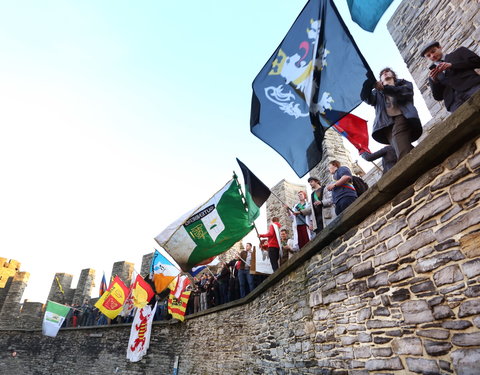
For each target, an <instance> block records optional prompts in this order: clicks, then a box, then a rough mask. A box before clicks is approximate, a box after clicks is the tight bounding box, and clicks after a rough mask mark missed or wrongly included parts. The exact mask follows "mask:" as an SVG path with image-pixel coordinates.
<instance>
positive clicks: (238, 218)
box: [155, 179, 253, 271]
mask: <svg viewBox="0 0 480 375" xmlns="http://www.w3.org/2000/svg"><path fill="white" fill-rule="evenodd" d="M239 189H240V185H239V184H238V182H237V180H236V179H232V180H230V181H229V182H228V183H227V184H226V185H225V186H224V187H223V188H222V189H221V190H220V191H219V192H218V193H216V194H215V195H214V196H213V197H212V198H210V199H209V200H208V202H206V203H204V204H202V205H201V206H200V207H197V208H196V209H194V210H192V211H190V212H188V213H187V214H185V215H183V216H182V217H181V218H179V219H178V220H176V221H174V222H173V223H172V224H170V225H169V226H168V227H167V228H166V229H165V230H164V231H163V232H162V233H160V234H159V235H158V236H157V237H155V241H157V242H158V244H159V245H160V246H162V247H163V248H164V249H165V250H166V251H167V252H168V253H169V254H170V255H171V256H172V258H173V259H175V261H176V262H177V263H178V265H179V266H180V267H181V268H182V269H183V270H184V271H188V270H190V269H191V268H192V267H194V266H196V265H197V264H199V263H201V262H202V261H204V260H206V259H209V258H211V257H214V256H215V255H218V254H221V253H223V252H225V251H227V250H228V249H230V248H231V247H232V246H233V245H234V244H235V243H236V242H238V241H240V240H241V239H242V238H243V237H245V236H246V235H247V234H248V233H249V232H250V231H251V230H252V229H253V224H251V223H250V220H249V219H248V213H247V211H246V209H245V204H244V202H243V200H242V196H241V194H240V191H239Z"/></svg>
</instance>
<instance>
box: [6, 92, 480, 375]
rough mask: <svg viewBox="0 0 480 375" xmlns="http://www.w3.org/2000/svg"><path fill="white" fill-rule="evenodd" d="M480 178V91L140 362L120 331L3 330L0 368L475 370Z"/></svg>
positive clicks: (159, 340) (478, 362)
mask: <svg viewBox="0 0 480 375" xmlns="http://www.w3.org/2000/svg"><path fill="white" fill-rule="evenodd" d="M479 172H480V93H479V94H477V95H476V96H475V97H474V98H472V99H470V100H469V101H468V102H467V103H466V104H465V105H464V106H463V107H462V108H460V109H459V110H458V111H457V112H456V113H455V114H453V115H451V116H450V117H449V118H448V119H446V120H445V121H443V122H442V123H440V124H438V126H435V127H434V128H433V131H432V133H431V134H430V136H429V137H427V138H426V139H425V140H424V141H423V142H422V143H421V144H420V145H419V146H418V147H416V148H415V149H414V150H413V151H412V152H411V153H410V154H409V155H407V156H406V157H405V158H403V159H402V160H401V161H400V162H399V163H398V164H397V165H396V166H395V167H394V168H392V169H391V170H390V171H389V172H388V173H387V174H386V175H385V176H384V177H383V178H382V179H381V180H379V181H378V183H377V184H375V185H374V186H372V187H371V188H370V189H369V191H368V192H367V193H366V194H364V195H362V197H361V198H360V199H359V200H357V201H356V202H355V203H354V204H353V205H352V206H351V207H349V208H348V209H347V210H346V211H345V212H344V213H343V214H342V215H341V216H340V217H338V218H337V219H335V220H334V221H333V222H332V223H331V224H330V225H329V226H328V227H327V228H326V229H325V230H324V231H323V232H322V233H321V234H320V235H319V236H318V237H317V238H315V239H314V240H313V241H311V242H310V243H309V244H307V246H306V247H305V248H304V249H303V250H302V251H301V252H300V253H299V254H298V255H296V256H295V257H293V258H292V259H290V260H289V261H288V262H287V263H286V264H284V265H283V266H282V267H281V268H280V269H279V271H278V272H276V273H275V274H273V275H272V276H270V277H269V278H268V279H267V280H266V281H265V282H264V283H262V284H261V285H260V286H259V287H258V288H257V289H256V290H255V291H254V292H253V293H251V294H249V295H247V297H245V298H244V299H241V300H238V301H235V302H232V303H230V304H226V305H221V306H219V307H216V308H213V309H210V310H206V311H204V312H200V313H197V314H195V315H191V316H188V317H187V320H186V322H185V323H183V324H180V323H177V324H175V323H170V324H168V323H167V324H166V323H154V329H153V333H152V342H151V343H150V349H149V352H148V355H147V356H146V357H145V358H144V359H143V360H142V361H141V362H139V363H130V362H127V360H126V359H125V351H126V345H127V342H128V335H129V332H130V326H129V325H119V326H114V327H105V328H97V327H92V328H80V329H64V330H61V331H60V332H59V335H58V336H57V338H56V339H51V338H47V337H43V336H41V333H40V332H39V330H3V331H2V332H1V334H2V337H4V338H5V339H4V340H1V341H0V366H4V367H5V369H7V368H8V370H9V371H10V372H12V373H22V374H34V373H35V374H50V373H62V374H77V373H83V374H105V373H128V374H156V373H165V374H166V373H171V372H172V368H173V362H174V358H175V356H179V357H180V365H179V374H189V375H194V374H279V373H280V374H286V373H289V374H336V375H339V374H348V375H364V374H365V375H367V374H380V373H389V374H405V373H423V374H450V373H456V374H477V373H479V370H480V349H479V347H480V333H479V327H480V302H479V298H478V296H480V284H479V281H480V279H479V277H480V248H479V246H478V244H479V243H480V203H479V202H480V180H479ZM12 350H15V351H16V352H17V356H16V357H15V358H13V357H12V356H11V355H10V353H11V351H12ZM52 358H53V359H54V361H53V362H52ZM47 359H48V360H47ZM2 370H3V369H2V368H1V367H0V371H2Z"/></svg>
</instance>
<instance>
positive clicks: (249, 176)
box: [237, 158, 271, 223]
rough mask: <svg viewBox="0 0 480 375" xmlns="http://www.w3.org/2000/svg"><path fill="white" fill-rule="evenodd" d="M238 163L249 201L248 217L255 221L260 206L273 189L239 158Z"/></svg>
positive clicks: (246, 198) (246, 197)
mask: <svg viewBox="0 0 480 375" xmlns="http://www.w3.org/2000/svg"><path fill="white" fill-rule="evenodd" d="M237 163H238V165H239V166H240V169H241V170H242V174H243V181H245V200H246V201H247V207H248V219H249V220H250V222H251V223H253V222H254V221H255V219H256V218H257V217H258V216H259V215H260V207H261V206H262V205H263V204H264V203H265V202H266V200H267V199H268V197H269V196H270V194H271V191H270V189H269V188H268V187H267V185H265V184H264V183H263V182H262V181H260V179H259V178H258V177H257V176H255V175H254V174H253V173H252V171H251V170H250V169H248V167H247V166H246V165H245V164H243V163H242V162H241V161H240V160H239V159H238V158H237Z"/></svg>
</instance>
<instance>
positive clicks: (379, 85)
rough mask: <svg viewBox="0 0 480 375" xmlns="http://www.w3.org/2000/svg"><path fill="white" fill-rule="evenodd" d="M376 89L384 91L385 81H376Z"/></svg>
mask: <svg viewBox="0 0 480 375" xmlns="http://www.w3.org/2000/svg"><path fill="white" fill-rule="evenodd" d="M374 87H375V89H376V90H378V91H383V83H382V82H381V81H377V82H375V86H374Z"/></svg>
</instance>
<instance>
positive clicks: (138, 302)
mask: <svg viewBox="0 0 480 375" xmlns="http://www.w3.org/2000/svg"><path fill="white" fill-rule="evenodd" d="M132 295H133V304H134V305H135V306H136V307H139V308H142V307H144V306H145V305H146V304H147V303H149V302H150V300H151V299H152V297H153V296H154V295H155V293H153V290H152V287H151V286H150V284H148V283H147V282H146V281H145V280H144V279H143V277H142V276H140V275H137V277H136V279H135V283H134V284H133V287H132Z"/></svg>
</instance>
